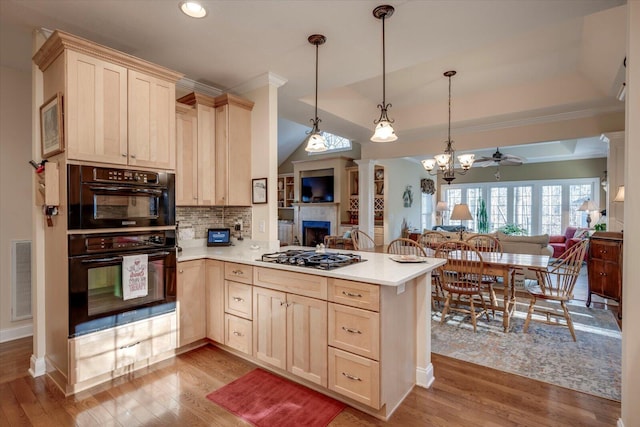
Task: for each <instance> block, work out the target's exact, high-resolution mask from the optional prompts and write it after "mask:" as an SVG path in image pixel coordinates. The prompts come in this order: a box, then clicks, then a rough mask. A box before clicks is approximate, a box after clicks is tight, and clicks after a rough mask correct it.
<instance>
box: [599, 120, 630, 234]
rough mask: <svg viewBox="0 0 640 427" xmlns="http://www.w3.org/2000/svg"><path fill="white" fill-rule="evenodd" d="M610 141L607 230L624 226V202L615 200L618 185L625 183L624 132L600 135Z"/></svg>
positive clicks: (615, 229)
mask: <svg viewBox="0 0 640 427" xmlns="http://www.w3.org/2000/svg"><path fill="white" fill-rule="evenodd" d="M600 139H602V140H603V141H604V142H608V143H609V153H608V155H607V183H608V186H609V191H607V201H606V202H607V203H606V205H605V206H606V207H607V231H620V230H622V229H623V227H624V204H623V203H620V202H614V201H613V199H614V198H615V197H616V193H617V191H618V186H619V185H623V184H624V132H608V133H605V134H602V135H601V136H600Z"/></svg>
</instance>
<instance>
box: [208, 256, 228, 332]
mask: <svg viewBox="0 0 640 427" xmlns="http://www.w3.org/2000/svg"><path fill="white" fill-rule="evenodd" d="M205 268H206V285H205V286H206V295H205V297H206V304H207V308H206V313H207V327H206V329H207V338H209V339H210V340H212V341H216V342H219V343H221V344H222V343H224V325H225V321H224V262H223V261H216V260H212V259H208V260H206V261H205Z"/></svg>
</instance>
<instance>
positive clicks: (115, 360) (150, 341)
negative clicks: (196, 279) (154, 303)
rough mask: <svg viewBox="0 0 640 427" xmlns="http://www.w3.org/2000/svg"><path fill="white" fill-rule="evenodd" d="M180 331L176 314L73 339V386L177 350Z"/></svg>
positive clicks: (71, 347) (70, 353)
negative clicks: (177, 330) (177, 337)
mask: <svg viewBox="0 0 640 427" xmlns="http://www.w3.org/2000/svg"><path fill="white" fill-rule="evenodd" d="M176 327H177V325H176V314H175V312H172V313H167V314H163V315H160V316H155V317H151V318H149V319H144V320H140V321H137V322H133V323H129V324H126V325H122V326H117V327H115V328H111V329H107V330H104V331H99V332H94V333H92V334H87V335H82V336H80V337H77V338H71V339H69V379H68V382H69V384H72V385H75V384H77V383H81V382H83V381H86V380H89V379H92V378H94V377H97V376H99V375H102V374H107V373H109V374H110V373H112V371H116V370H117V369H119V368H124V367H126V366H130V365H133V364H134V363H139V362H144V361H145V360H148V359H150V358H153V357H155V356H158V355H160V354H162V353H164V352H167V351H170V350H173V349H175V348H176Z"/></svg>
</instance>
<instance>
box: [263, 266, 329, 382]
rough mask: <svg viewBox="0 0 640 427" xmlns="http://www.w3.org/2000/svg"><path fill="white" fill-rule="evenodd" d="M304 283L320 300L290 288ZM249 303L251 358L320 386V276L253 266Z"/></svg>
mask: <svg viewBox="0 0 640 427" xmlns="http://www.w3.org/2000/svg"><path fill="white" fill-rule="evenodd" d="M292 282H293V283H294V284H293V285H292ZM310 282H311V283H313V284H314V285H315V286H312V290H311V292H312V293H315V294H316V295H314V296H316V297H318V296H320V297H324V298H323V299H317V298H310V297H305V296H302V295H297V294H294V293H291V291H293V289H295V287H296V285H295V283H298V284H300V283H310ZM261 285H266V286H268V288H270V289H267V288H262V287H261ZM303 286H304V285H303ZM314 287H315V289H317V290H320V292H316V290H313V288H314ZM287 291H289V292H287ZM253 302H254V303H253V348H254V353H253V354H254V357H256V358H257V359H258V360H261V361H263V362H266V363H269V364H271V365H273V366H276V367H278V368H280V369H284V370H287V371H289V372H291V373H292V374H294V375H296V376H298V377H301V378H304V379H306V380H308V381H311V382H313V383H316V384H319V385H322V386H323V387H326V386H327V372H328V371H327V302H326V278H322V277H318V276H311V275H305V274H300V273H292V272H285V271H279V270H270V269H263V268H257V269H256V275H255V278H254V287H253Z"/></svg>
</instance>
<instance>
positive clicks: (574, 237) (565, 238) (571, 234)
mask: <svg viewBox="0 0 640 427" xmlns="http://www.w3.org/2000/svg"><path fill="white" fill-rule="evenodd" d="M588 235H589V229H588V228H580V227H567V228H566V230H564V234H562V235H551V236H549V244H550V245H551V247H552V248H553V255H552V256H553V257H554V258H558V257H559V256H560V255H562V253H563V252H564V251H566V250H567V249H569V248H570V247H572V246H573V245H575V244H576V243H578V242H579V241H580V240H582V239H583V238H585V237H586V236H588Z"/></svg>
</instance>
